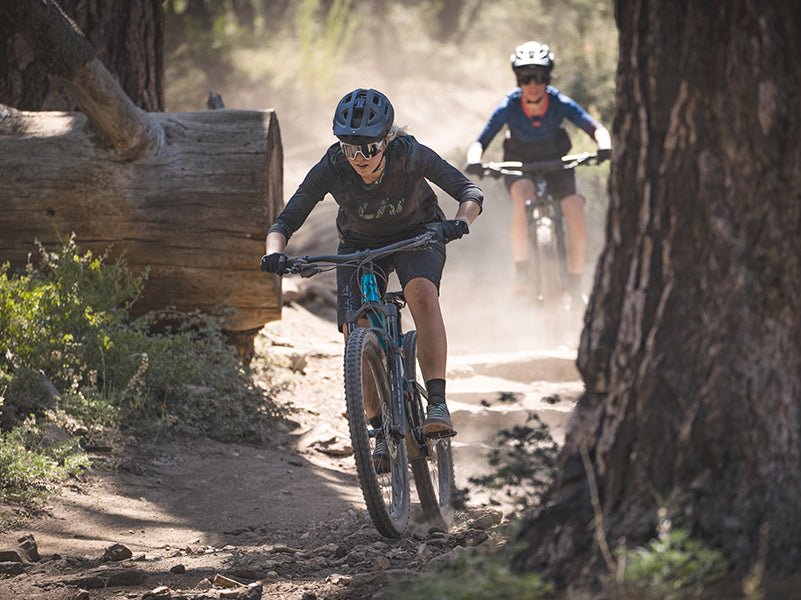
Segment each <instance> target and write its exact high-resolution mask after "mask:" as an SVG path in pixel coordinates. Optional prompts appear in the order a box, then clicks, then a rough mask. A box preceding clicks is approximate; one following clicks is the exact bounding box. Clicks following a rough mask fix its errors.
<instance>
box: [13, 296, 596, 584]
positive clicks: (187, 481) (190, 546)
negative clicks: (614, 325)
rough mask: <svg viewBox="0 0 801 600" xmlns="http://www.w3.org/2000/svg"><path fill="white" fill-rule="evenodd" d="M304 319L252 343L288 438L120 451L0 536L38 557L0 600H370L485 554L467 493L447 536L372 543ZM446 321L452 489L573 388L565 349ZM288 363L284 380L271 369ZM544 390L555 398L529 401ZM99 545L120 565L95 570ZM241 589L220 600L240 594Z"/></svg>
mask: <svg viewBox="0 0 801 600" xmlns="http://www.w3.org/2000/svg"><path fill="white" fill-rule="evenodd" d="M288 287H290V285H289V284H288ZM452 293H453V294H456V295H461V292H460V291H458V290H456V289H453V290H448V291H447V292H446V291H443V296H444V297H447V295H448V294H452ZM311 308H313V309H315V310H316V311H317V313H319V314H315V312H311V311H310V310H308V309H307V308H306V307H304V306H302V305H298V304H292V305H290V306H287V307H286V308H285V310H284V318H283V319H282V321H280V322H276V323H272V324H270V325H268V326H267V327H265V329H264V330H263V332H262V334H261V335H260V336H259V339H258V344H259V347H260V348H261V349H262V351H263V352H269V353H270V354H271V355H272V356H274V357H275V360H276V363H277V364H279V365H283V367H285V369H284V370H283V371H282V372H284V373H285V374H286V375H285V389H284V390H283V391H282V392H281V393H280V395H279V400H280V401H283V402H291V403H292V404H293V405H294V406H295V408H296V409H297V410H296V412H295V414H294V415H293V419H294V420H295V421H296V423H297V426H295V427H287V428H284V429H283V430H281V431H278V432H276V435H275V438H274V439H273V440H271V442H270V443H269V444H268V445H266V446H265V447H253V446H245V445H238V444H221V443H218V442H214V441H210V440H206V439H151V440H137V441H135V442H134V441H133V440H131V442H132V443H131V445H130V446H129V447H128V448H127V449H126V455H125V458H124V460H123V461H122V463H121V464H122V466H123V468H122V469H117V470H109V471H103V470H95V471H93V472H92V473H91V474H89V475H87V476H86V477H85V478H84V479H83V480H82V481H81V482H77V483H76V484H75V485H73V486H71V487H70V488H69V489H67V490H66V491H65V492H64V493H63V494H62V495H60V496H58V497H56V498H54V499H53V500H52V501H51V502H50V503H49V506H48V509H47V511H46V514H45V515H42V516H40V517H38V518H37V519H35V520H34V521H33V522H32V523H31V524H30V525H29V526H27V527H25V528H23V529H21V530H18V531H13V532H6V533H4V534H3V535H2V536H0V549H6V548H11V547H13V546H15V544H16V542H17V539H18V538H19V537H20V536H22V535H25V534H31V535H33V537H34V539H35V541H36V543H37V545H38V551H39V554H40V556H41V560H39V561H38V562H35V563H31V564H28V565H25V566H24V570H23V572H22V573H21V574H18V575H15V576H12V575H10V574H6V575H2V576H0V598H3V599H5V598H9V599H11V598H26V599H29V600H45V599H46V600H67V599H70V600H77V599H82V598H85V599H91V600H94V599H110V598H145V597H148V596H147V594H148V593H151V592H153V590H157V589H159V588H160V586H166V588H164V589H161V593H162V595H160V596H153V597H160V598H202V597H207V598H218V597H221V596H220V595H219V594H220V592H221V591H222V590H224V588H221V587H218V586H212V587H211V588H209V589H203V588H204V586H207V585H208V582H210V581H214V577H215V576H216V575H221V574H222V575H225V576H227V577H229V578H232V579H235V580H237V581H240V582H242V583H251V584H253V586H254V589H251V593H252V594H254V595H252V597H253V598H259V597H262V598H281V599H293V598H298V599H301V598H306V599H310V598H362V597H375V594H376V590H377V589H383V588H384V587H386V585H387V584H388V582H389V581H392V580H397V579H398V578H402V577H404V576H408V574H409V573H413V572H415V571H418V570H420V569H422V568H423V567H424V566H425V565H426V564H430V563H431V562H432V561H433V560H435V559H436V558H438V557H441V556H451V555H453V554H454V553H458V552H460V551H461V548H464V547H466V546H470V545H473V544H476V543H484V544H492V543H501V542H502V541H503V534H502V529H499V528H495V529H493V528H491V527H490V526H491V525H493V524H494V523H495V521H493V518H496V517H497V515H496V514H495V513H494V512H493V511H488V510H487V509H486V508H485V507H483V506H482V505H481V501H482V498H481V497H480V496H471V498H470V501H469V504H468V508H467V510H465V511H463V512H461V513H460V514H459V516H458V519H457V522H456V524H455V526H454V528H453V530H452V531H451V532H450V534H449V535H444V534H441V533H436V532H435V533H434V534H433V536H432V534H431V533H430V532H429V531H428V527H427V525H426V524H421V525H419V526H417V527H414V526H413V528H412V531H411V532H410V536H409V537H407V538H404V539H403V540H399V541H390V540H385V539H384V538H382V537H381V536H380V535H379V534H377V533H376V532H375V530H374V529H373V527H372V525H371V524H370V522H369V518H368V517H367V514H366V510H365V509H364V505H363V501H362V498H361V495H360V491H359V488H358V482H357V478H356V472H355V467H354V464H353V459H352V457H351V456H349V455H348V445H349V441H348V434H347V424H346V421H345V416H344V399H343V387H342V380H341V367H342V351H343V344H342V341H341V338H340V336H339V334H338V333H337V332H336V328H335V326H334V325H333V324H332V323H331V321H330V320H328V318H326V317H330V313H331V310H330V307H327V306H326V305H322V307H320V306H317V307H315V305H311ZM460 319H461V317H460V316H459V311H453V313H451V314H450V318H449V322H450V323H451V325H450V328H451V329H452V330H455V335H453V336H452V358H451V361H450V369H449V384H448V385H449V402H450V404H451V408H452V411H453V418H454V422H455V425H456V427H457V429H458V430H459V435H458V436H457V438H456V439H455V451H456V452H455V459H456V469H457V485H459V487H465V486H467V485H468V484H467V479H468V477H469V476H470V475H471V474H475V473H477V472H482V470H483V469H484V466H483V465H482V460H481V456H482V455H483V453H484V451H485V449H486V448H487V447H488V444H489V443H490V440H491V436H492V433H493V432H494V431H497V430H499V429H502V428H506V427H509V426H510V425H511V424H513V423H523V422H525V416H526V411H528V410H538V411H539V412H540V416H541V417H542V418H543V419H544V420H546V422H548V423H549V424H550V425H551V426H552V428H553V432H554V435H555V436H556V437H559V436H560V435H561V432H562V431H563V426H564V423H565V420H566V418H567V414H568V411H569V410H570V408H571V407H572V403H573V401H574V400H575V398H576V397H577V395H578V394H579V393H580V383H579V382H578V379H577V376H576V372H575V367H574V366H573V361H574V355H575V352H574V350H571V349H570V348H567V347H563V348H557V349H536V348H534V349H529V350H522V349H520V348H518V347H514V344H512V343H511V342H512V340H511V338H510V337H509V336H508V335H506V336H504V337H502V338H501V337H498V336H497V335H492V336H490V338H488V339H484V340H483V341H482V340H480V339H479V337H480V336H479V335H478V334H479V331H480V330H479V328H478V327H477V326H476V325H475V317H474V318H472V319H470V320H468V321H466V322H467V323H468V324H469V325H468V326H466V327H464V328H461V327H460V326H457V325H454V324H453V323H455V322H456V321H459V320H460ZM521 327H524V324H523V323H519V324H518V328H521ZM477 342H478V343H477ZM304 363H305V366H303V367H302V370H300V371H292V370H291V369H289V368H286V367H289V366H292V365H294V366H295V367H298V366H302V365H304ZM500 392H515V393H517V394H518V398H519V401H518V402H515V403H511V404H509V403H504V404H492V406H490V407H486V406H482V400H485V401H488V402H489V403H492V401H493V400H495V398H496V397H497V395H498V394H499V393H500ZM553 394H558V395H559V396H560V397H561V398H562V402H560V403H559V404H557V405H555V406H554V405H550V404H546V403H543V402H542V398H543V397H545V396H550V395H553ZM484 472H485V471H484ZM415 515H417V511H415ZM114 544H121V545H123V546H124V547H126V548H128V549H129V550H130V551H131V553H132V556H131V557H130V558H128V559H127V560H121V561H108V560H103V556H104V553H106V551H107V549H109V548H110V547H111V546H113V545H114ZM220 581H222V580H220ZM256 581H258V582H259V584H258V585H259V587H258V590H259V591H260V593H261V596H258V595H255V594H256V593H257V590H256V589H255V587H256V585H255V583H254V582H256ZM101 586H102V587H101ZM198 586H200V587H198ZM80 590H86V594H85V595H83V596H81V595H80ZM247 590H248V588H244V587H243V588H239V589H238V590H237V589H231V590H228V592H229V593H230V594H233V593H235V592H237V591H238V592H239V594H240V595H239V596H233V595H229V596H222V597H241V598H248V597H251V596H247V595H245V594H246V593H247Z"/></svg>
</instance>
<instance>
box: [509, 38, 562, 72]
mask: <svg viewBox="0 0 801 600" xmlns="http://www.w3.org/2000/svg"><path fill="white" fill-rule="evenodd" d="M511 60H512V70H513V71H514V72H515V73H518V72H520V71H528V70H529V69H545V71H547V72H548V73H550V72H551V71H552V70H553V52H551V49H550V48H548V46H546V45H545V44H540V43H539V42H526V43H525V44H520V45H519V46H518V47H517V48H515V51H514V53H513V54H512V59H511Z"/></svg>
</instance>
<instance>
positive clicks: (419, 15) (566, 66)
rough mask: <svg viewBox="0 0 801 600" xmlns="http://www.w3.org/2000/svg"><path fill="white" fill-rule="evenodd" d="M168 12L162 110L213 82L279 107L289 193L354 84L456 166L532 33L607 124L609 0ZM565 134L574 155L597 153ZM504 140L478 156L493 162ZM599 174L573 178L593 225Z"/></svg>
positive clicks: (324, 142) (232, 0)
mask: <svg viewBox="0 0 801 600" xmlns="http://www.w3.org/2000/svg"><path fill="white" fill-rule="evenodd" d="M164 9H165V16H166V27H165V50H164V51H165V55H164V66H165V85H164V89H165V104H166V110H168V111H192V110H202V109H204V108H205V102H206V98H207V96H208V94H209V92H210V91H213V92H215V93H219V94H220V95H221V96H222V100H223V102H224V104H225V106H226V108H237V109H275V111H276V114H277V116H278V120H279V123H280V127H281V133H282V141H283V147H284V153H285V173H284V177H285V179H284V190H285V199H286V198H288V197H289V195H291V193H292V192H293V191H294V189H295V187H296V186H297V184H298V183H299V182H300V181H301V179H302V177H303V176H304V175H305V172H306V171H307V170H308V168H310V167H311V166H312V165H313V164H314V163H316V162H317V160H319V158H320V156H322V154H323V151H324V150H325V148H326V147H327V146H328V145H329V144H331V143H333V141H334V138H333V136H332V134H331V115H332V114H333V109H334V107H335V105H336V102H337V101H338V100H339V98H341V97H342V95H344V94H345V93H346V92H347V91H349V90H351V89H353V88H356V87H374V88H377V89H380V90H381V91H383V92H384V93H386V94H387V95H388V96H389V98H390V100H391V101H392V102H393V104H394V106H395V110H396V118H397V121H398V122H399V123H400V124H404V125H407V126H409V129H410V133H412V134H413V135H415V136H416V137H417V138H418V139H419V140H420V141H421V142H423V143H424V144H426V145H428V146H431V147H432V148H434V149H435V150H436V151H437V152H439V153H440V154H441V155H442V156H443V157H444V158H446V159H448V160H450V161H451V162H452V163H453V164H455V165H456V166H459V167H461V166H462V164H463V162H464V152H465V150H466V148H467V146H468V145H469V144H470V142H472V141H473V140H474V139H475V138H476V137H477V136H478V134H479V132H480V131H481V129H482V127H483V125H484V123H485V122H486V120H487V119H488V118H489V116H490V114H491V113H492V111H493V110H494V108H495V106H496V105H497V104H498V103H499V102H500V100H501V98H502V97H503V95H504V94H505V93H506V92H508V91H509V90H511V89H512V88H513V87H514V85H515V82H514V78H513V75H512V71H511V68H510V64H509V57H510V55H511V53H512V51H513V50H514V48H515V46H517V45H518V44H520V43H522V42H525V41H528V40H537V41H540V42H543V43H547V44H548V45H549V46H550V47H551V48H552V50H553V51H554V53H555V55H556V66H555V70H554V77H553V85H554V86H555V87H557V88H558V89H560V90H561V91H562V92H564V93H566V94H567V95H569V96H571V97H572V98H574V99H575V100H576V101H577V102H579V104H581V105H582V106H584V107H585V108H586V109H587V110H588V111H589V112H590V113H591V114H593V115H594V116H595V117H596V118H598V119H599V120H600V121H601V122H602V123H603V124H604V125H605V126H606V127H607V128H609V129H610V130H611V128H612V123H611V119H612V115H613V108H614V101H615V69H616V65H617V29H616V26H615V22H614V15H613V7H612V3H611V1H597V0H559V1H557V0H165V2H164ZM569 130H570V133H571V138H572V139H573V150H574V151H582V150H592V149H594V144H593V143H592V142H591V141H590V140H589V139H588V138H587V137H586V136H585V135H584V134H583V133H582V132H579V131H577V130H576V129H575V128H572V125H571V126H570V129H569ZM501 137H502V136H500V135H499V136H497V137H496V139H495V141H494V142H493V145H492V146H491V147H490V148H489V149H488V151H487V153H485V157H486V158H487V159H499V158H500V142H501ZM607 176H608V167H604V168H600V169H583V170H581V172H580V173H579V177H580V178H581V180H582V185H583V186H584V188H585V192H586V194H587V197H588V211H589V216H590V219H591V220H592V221H594V222H595V224H596V225H598V224H599V221H602V219H603V214H604V213H605V207H606V204H605V196H606V194H605V189H606V188H605V185H606V178H607ZM486 183H487V184H488V185H487V186H485V187H490V188H491V187H492V183H491V182H486ZM485 191H487V192H488V195H489V193H490V190H485ZM496 192H497V193H504V194H505V191H503V190H502V188H500V187H499V188H498V189H497V190H494V191H493V193H496ZM595 229H596V231H597V227H596V228H595ZM597 244H598V240H597V239H596V241H595V244H592V242H591V245H593V246H596V247H597ZM591 250H592V247H591Z"/></svg>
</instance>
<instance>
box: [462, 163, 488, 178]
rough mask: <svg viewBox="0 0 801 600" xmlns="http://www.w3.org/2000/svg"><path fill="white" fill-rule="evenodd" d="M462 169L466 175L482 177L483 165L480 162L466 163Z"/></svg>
mask: <svg viewBox="0 0 801 600" xmlns="http://www.w3.org/2000/svg"><path fill="white" fill-rule="evenodd" d="M463 170H464V172H465V173H467V174H468V175H476V176H478V177H484V166H483V165H482V164H481V163H478V162H476V163H466V164H465V166H464V169H463Z"/></svg>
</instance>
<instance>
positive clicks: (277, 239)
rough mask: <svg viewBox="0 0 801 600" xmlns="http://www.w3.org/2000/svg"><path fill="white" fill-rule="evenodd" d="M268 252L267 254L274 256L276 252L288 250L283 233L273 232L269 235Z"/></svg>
mask: <svg viewBox="0 0 801 600" xmlns="http://www.w3.org/2000/svg"><path fill="white" fill-rule="evenodd" d="M266 246H267V252H265V254H274V253H275V252H283V251H284V248H286V237H284V234H283V233H278V232H277V231H271V232H270V233H268V234H267V244H266Z"/></svg>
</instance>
